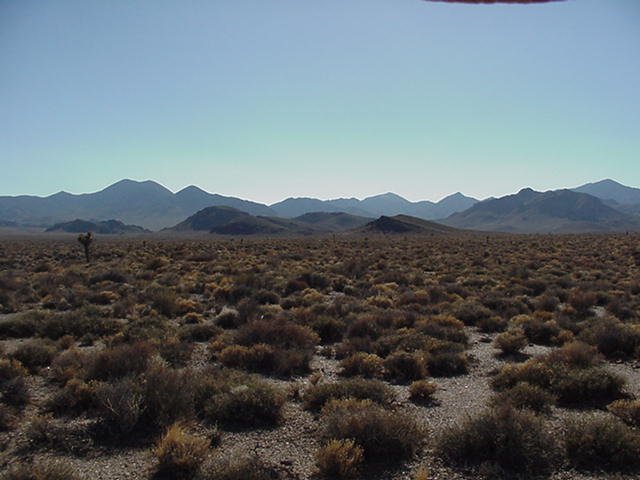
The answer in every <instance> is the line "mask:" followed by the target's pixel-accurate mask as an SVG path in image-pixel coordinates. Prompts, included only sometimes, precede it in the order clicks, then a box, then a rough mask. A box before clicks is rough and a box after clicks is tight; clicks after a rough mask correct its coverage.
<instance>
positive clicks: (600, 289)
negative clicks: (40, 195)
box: [0, 234, 640, 480]
mask: <svg viewBox="0 0 640 480" xmlns="http://www.w3.org/2000/svg"><path fill="white" fill-rule="evenodd" d="M0 312H1V313H0V395H1V397H0V402H1V403H0V470H1V471H3V472H4V473H3V474H2V475H4V476H2V477H0V478H6V479H31V478H35V479H40V480H42V479H63V478H69V479H70V478H82V479H84V478H87V479H105V480H106V479H109V480H115V479H138V478H139V479H147V478H156V479H160V478H167V479H169V478H183V479H187V478H197V479H211V480H213V479H228V480H233V479H248V478H252V479H254V478H255V479H263V478H264V479H275V478H282V479H288V478H291V479H309V478H374V479H381V480H382V479H416V480H418V479H419V480H426V479H476V478H538V477H540V478H552V479H601V478H602V479H604V478H611V479H613V478H616V479H617V478H629V479H631V478H638V475H640V430H639V428H640V401H639V400H636V399H637V398H640V356H639V355H640V236H639V235H624V234H622V235H562V236H560V235H557V236H551V235H549V236H546V235H530V236H525V235H522V236H512V235H490V236H485V235H464V236H463V235H460V236H457V235H452V236H447V235H442V236H437V235H434V236H391V235H390V236H371V237H347V236H337V237H332V238H300V239H284V238H278V239H266V238H265V239H254V240H248V239H227V240H203V239H197V240H189V239H165V240H160V239H153V238H146V239H136V238H108V237H107V236H102V237H98V238H97V239H96V240H95V242H94V244H93V245H92V255H91V261H90V263H88V264H87V263H86V262H85V260H84V256H83V254H82V251H81V246H80V245H79V244H78V242H77V241H76V239H75V237H72V236H70V237H68V238H58V239H52V238H45V237H41V238H37V237H34V238H26V237H25V238H17V237H16V238H6V239H4V240H0Z"/></svg>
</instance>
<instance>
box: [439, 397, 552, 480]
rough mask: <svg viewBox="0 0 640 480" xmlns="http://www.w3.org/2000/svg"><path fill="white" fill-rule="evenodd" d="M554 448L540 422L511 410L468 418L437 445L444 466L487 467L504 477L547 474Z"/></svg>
mask: <svg viewBox="0 0 640 480" xmlns="http://www.w3.org/2000/svg"><path fill="white" fill-rule="evenodd" d="M557 449H558V447H557V444H556V442H555V441H554V438H553V436H552V435H551V434H550V433H549V432H548V428H547V426H546V425H545V424H544V422H543V421H542V420H541V419H539V418H538V417H536V416H535V415H534V414H532V413H530V412H526V411H519V410H514V409H512V408H510V407H503V408H499V409H495V410H490V411H487V412H484V413H482V414H480V415H478V416H476V417H473V418H469V419H467V420H466V421H465V422H463V423H462V424H460V425H457V426H455V427H453V428H450V429H449V430H447V431H446V432H445V433H443V434H442V435H441V436H440V438H439V439H438V440H437V443H436V452H437V455H438V456H440V457H442V458H443V459H444V460H445V461H446V462H447V463H449V464H451V465H454V466H460V467H476V468H477V467H480V466H483V467H484V466H490V467H491V470H492V471H494V472H496V473H498V474H500V476H504V477H506V478H512V477H513V476H516V475H520V476H527V478H529V477H531V476H536V475H544V474H548V473H550V472H551V470H552V469H553V466H554V465H555V464H556V462H557Z"/></svg>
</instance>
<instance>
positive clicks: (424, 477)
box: [413, 467, 431, 480]
mask: <svg viewBox="0 0 640 480" xmlns="http://www.w3.org/2000/svg"><path fill="white" fill-rule="evenodd" d="M430 478H431V476H430V475H429V469H428V468H427V467H418V469H417V470H416V473H415V474H414V475H413V480H429V479H430Z"/></svg>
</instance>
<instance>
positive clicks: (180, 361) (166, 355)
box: [158, 337, 193, 367]
mask: <svg viewBox="0 0 640 480" xmlns="http://www.w3.org/2000/svg"><path fill="white" fill-rule="evenodd" d="M158 353H159V354H160V356H161V357H162V359H163V360H165V361H166V362H167V363H168V364H169V365H171V366H172V367H184V366H186V365H187V364H188V363H189V360H191V355H192V354H193V343H190V342H185V341H181V340H178V339H177V338H173V337H171V338H167V339H166V340H165V341H164V342H161V343H160V345H158Z"/></svg>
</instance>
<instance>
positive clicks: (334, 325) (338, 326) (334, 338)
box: [311, 315, 347, 344]
mask: <svg viewBox="0 0 640 480" xmlns="http://www.w3.org/2000/svg"><path fill="white" fill-rule="evenodd" d="M311 327H312V328H313V331H314V332H316V333H317V334H318V335H319V336H320V341H321V342H322V343H325V344H326V343H335V342H339V341H340V340H342V337H343V335H344V332H345V330H346V328H347V327H346V325H345V323H344V322H343V321H342V320H338V319H337V318H333V317H329V316H326V315H320V316H319V317H318V318H316V319H315V320H314V321H313V323H312V324H311Z"/></svg>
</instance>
